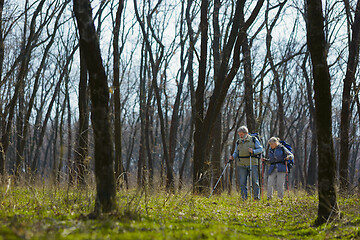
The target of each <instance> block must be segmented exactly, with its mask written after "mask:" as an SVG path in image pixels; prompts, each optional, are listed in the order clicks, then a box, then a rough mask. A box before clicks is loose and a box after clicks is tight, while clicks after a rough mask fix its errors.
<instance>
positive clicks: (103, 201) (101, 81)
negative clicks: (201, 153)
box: [74, 0, 116, 214]
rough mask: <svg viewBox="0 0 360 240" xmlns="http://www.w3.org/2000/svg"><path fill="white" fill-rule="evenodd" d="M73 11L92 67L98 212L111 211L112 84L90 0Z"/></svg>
mask: <svg viewBox="0 0 360 240" xmlns="http://www.w3.org/2000/svg"><path fill="white" fill-rule="evenodd" d="M74 13H75V17H76V21H77V25H78V29H79V34H80V45H81V47H82V48H83V50H84V57H85V62H86V66H87V69H88V71H89V87H90V96H91V121H92V125H93V130H94V140H95V178H96V192H97V193H96V203H95V214H99V213H101V212H104V213H107V212H111V211H113V210H114V209H115V207H116V199H115V195H116V184H115V176H114V167H113V164H114V157H113V152H114V151H113V144H112V138H111V134H110V119H109V88H108V86H107V78H106V74H105V69H104V66H103V63H102V59H101V53H100V46H99V40H98V37H97V34H96V31H95V26H94V22H93V18H92V9H91V5H90V1H89V0H74Z"/></svg>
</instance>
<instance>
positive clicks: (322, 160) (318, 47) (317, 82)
mask: <svg viewBox="0 0 360 240" xmlns="http://www.w3.org/2000/svg"><path fill="white" fill-rule="evenodd" d="M306 3H307V6H306V7H307V43H308V48H309V51H310V55H311V60H312V64H313V77H314V91H315V111H316V128H317V140H318V157H319V168H318V177H319V180H318V181H319V186H318V191H319V208H318V217H317V220H316V225H320V224H323V223H325V222H326V221H327V220H328V219H329V218H330V217H332V216H335V215H336V214H337V213H338V206H337V202H336V199H337V196H336V195H337V194H336V190H335V178H336V162H335V154H334V146H333V138H332V111H331V91H330V85H331V83H330V74H329V66H328V63H327V54H326V41H325V34H324V18H323V13H322V2H321V0H307V1H306Z"/></svg>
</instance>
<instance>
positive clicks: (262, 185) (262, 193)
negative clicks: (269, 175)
mask: <svg viewBox="0 0 360 240" xmlns="http://www.w3.org/2000/svg"><path fill="white" fill-rule="evenodd" d="M264 173H265V162H264V161H262V163H261V198H264Z"/></svg>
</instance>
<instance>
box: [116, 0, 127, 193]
mask: <svg viewBox="0 0 360 240" xmlns="http://www.w3.org/2000/svg"><path fill="white" fill-rule="evenodd" d="M123 9H124V0H119V6H118V9H117V11H116V18H115V27H114V40H113V49H114V58H113V65H114V66H113V68H114V112H115V123H114V125H115V178H116V184H117V187H118V188H120V187H122V184H123V182H124V181H123V180H124V177H122V178H121V179H120V176H121V175H122V174H123V172H124V167H123V163H122V151H121V137H122V136H121V106H120V80H119V79H120V73H119V72H120V71H119V67H120V52H119V32H120V23H121V15H122V12H123Z"/></svg>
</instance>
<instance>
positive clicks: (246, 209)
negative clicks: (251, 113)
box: [0, 187, 360, 240]
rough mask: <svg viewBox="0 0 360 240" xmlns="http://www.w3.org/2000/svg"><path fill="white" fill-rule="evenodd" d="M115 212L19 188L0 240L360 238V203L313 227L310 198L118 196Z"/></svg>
mask: <svg viewBox="0 0 360 240" xmlns="http://www.w3.org/2000/svg"><path fill="white" fill-rule="evenodd" d="M117 197H118V199H117V201H118V206H119V208H118V211H117V212H116V213H113V214H110V215H108V216H103V218H102V219H99V220H88V219H86V217H85V215H86V214H88V213H89V212H91V210H92V209H93V202H94V194H93V193H92V192H89V191H78V190H75V189H73V190H70V191H67V189H66V188H63V189H60V190H59V189H54V188H45V187H43V188H40V187H39V188H31V187H16V188H12V189H10V190H9V191H8V192H7V193H6V194H5V189H1V198H0V201H1V202H0V239H7V240H8V239H332V238H341V239H360V228H359V226H360V207H359V197H351V198H346V199H340V200H339V204H340V208H341V210H342V218H341V219H338V220H335V221H333V222H330V223H328V224H327V225H326V226H322V227H318V228H314V227H311V224H312V222H313V221H314V220H315V218H316V211H317V198H316V196H307V195H305V194H300V193H299V194H297V195H293V196H291V197H290V198H286V199H284V202H283V203H280V202H279V201H277V200H272V201H270V202H268V201H259V202H254V201H246V202H243V201H241V200H240V198H239V195H237V194H234V195H232V196H228V195H226V194H224V195H221V196H213V197H212V198H211V199H207V198H205V197H200V196H194V195H191V194H185V193H180V194H177V195H169V194H166V193H164V192H158V193H153V194H146V193H145V192H137V191H128V192H126V193H119V194H118V196H117Z"/></svg>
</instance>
